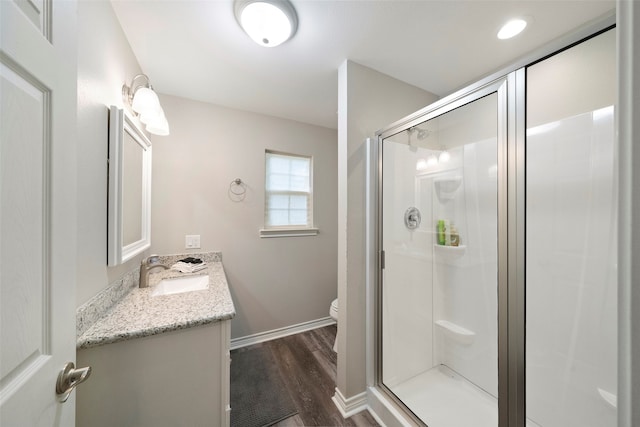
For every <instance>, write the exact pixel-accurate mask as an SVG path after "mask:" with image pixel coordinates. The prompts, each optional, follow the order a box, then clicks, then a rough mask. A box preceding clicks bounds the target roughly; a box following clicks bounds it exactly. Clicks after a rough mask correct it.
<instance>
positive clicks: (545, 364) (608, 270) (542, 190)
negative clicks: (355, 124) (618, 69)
mask: <svg viewBox="0 0 640 427" xmlns="http://www.w3.org/2000/svg"><path fill="white" fill-rule="evenodd" d="M615 83H616V82H615V29H609V30H608V31H604V32H602V33H600V34H598V35H596V36H593V37H590V38H589V39H587V40H584V41H583V42H581V43H580V44H577V45H575V46H572V47H571V48H568V49H565V50H563V51H561V52H558V53H556V54H554V55H552V56H550V57H548V58H545V59H544V60H541V61H538V62H535V63H532V64H530V65H528V66H526V67H523V68H521V69H518V70H516V71H514V72H512V73H510V74H508V75H506V76H504V77H500V78H497V79H495V80H492V81H489V82H483V83H479V84H477V85H473V86H471V87H469V88H468V89H467V90H464V91H461V92H458V93H456V94H454V95H452V96H451V97H448V98H446V99H445V100H443V101H441V102H438V103H436V104H434V106H431V107H427V108H425V109H424V110H421V111H420V112H417V113H415V114H413V115H411V116H409V117H408V118H406V119H404V120H401V121H399V122H397V123H396V124H394V125H391V126H389V127H388V128H387V129H385V130H382V131H380V132H379V133H378V141H377V161H378V172H377V176H378V179H377V181H378V184H377V191H376V194H377V218H378V220H377V224H378V226H377V243H376V244H377V253H378V254H379V258H378V260H379V262H378V269H377V271H378V279H377V287H376V299H375V306H376V325H377V326H376V328H377V329H376V386H377V387H378V388H379V389H380V390H382V391H383V392H384V394H385V396H386V397H387V398H388V399H389V401H391V402H393V404H394V405H395V406H396V407H397V408H400V409H401V410H403V411H404V412H405V413H406V414H407V416H408V417H409V419H411V420H413V421H414V422H415V423H417V424H424V425H428V426H429V427H447V426H451V427H462V426H474V427H492V426H498V425H500V426H507V425H510V426H511V425H514V426H515V425H526V426H533V427H570V426H581V427H589V426H593V427H603V426H604V427H606V426H615V425H616V376H617V369H616V357H617V354H616V348H617V342H616V331H617V317H616V316H617V294H616V289H617V282H616V234H617V224H616V218H617V216H616V181H615V178H614V177H615V167H616V159H615V152H614V137H615V135H614V96H615Z"/></svg>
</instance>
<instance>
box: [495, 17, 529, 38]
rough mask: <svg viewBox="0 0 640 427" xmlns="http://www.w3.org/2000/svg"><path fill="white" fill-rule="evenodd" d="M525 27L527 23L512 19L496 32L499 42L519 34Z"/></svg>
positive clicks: (522, 20)
mask: <svg viewBox="0 0 640 427" xmlns="http://www.w3.org/2000/svg"><path fill="white" fill-rule="evenodd" d="M526 26H527V21H525V20H524V19H520V18H518V19H512V20H510V21H509V22H507V23H506V24H504V25H503V26H502V28H500V31H498V38H499V39H500V40H506V39H510V38H511V37H515V36H517V35H518V34H520V33H521V32H522V31H523V30H524V29H525V28H526Z"/></svg>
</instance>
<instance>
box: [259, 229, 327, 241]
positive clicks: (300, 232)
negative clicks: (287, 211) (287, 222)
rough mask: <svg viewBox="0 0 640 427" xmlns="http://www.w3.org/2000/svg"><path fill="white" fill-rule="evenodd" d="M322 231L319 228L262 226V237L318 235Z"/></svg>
mask: <svg viewBox="0 0 640 427" xmlns="http://www.w3.org/2000/svg"><path fill="white" fill-rule="evenodd" d="M319 232H320V230H319V229H317V228H307V227H303V228H302V227H301V228H291V227H287V228H261V229H260V237H261V238H263V239H265V238H270V237H304V236H317V235H318V233H319Z"/></svg>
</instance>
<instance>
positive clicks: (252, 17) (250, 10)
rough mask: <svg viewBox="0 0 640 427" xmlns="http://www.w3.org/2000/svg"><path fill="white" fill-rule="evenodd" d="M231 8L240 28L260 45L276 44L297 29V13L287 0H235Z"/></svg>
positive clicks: (287, 38)
mask: <svg viewBox="0 0 640 427" xmlns="http://www.w3.org/2000/svg"><path fill="white" fill-rule="evenodd" d="M233 8H234V13H235V15H236V20H237V21H238V23H239V24H240V26H241V27H242V29H243V30H244V31H245V33H247V34H248V35H249V37H251V39H252V40H253V41H254V42H256V43H258V44H259V45H260V46H264V47H275V46H278V45H280V44H282V43H284V42H286V41H287V40H289V39H290V38H291V37H293V35H294V34H295V33H296V30H297V29H298V15H297V14H296V10H295V9H294V8H293V5H292V4H291V3H290V2H289V1H288V0H235V2H234V4H233Z"/></svg>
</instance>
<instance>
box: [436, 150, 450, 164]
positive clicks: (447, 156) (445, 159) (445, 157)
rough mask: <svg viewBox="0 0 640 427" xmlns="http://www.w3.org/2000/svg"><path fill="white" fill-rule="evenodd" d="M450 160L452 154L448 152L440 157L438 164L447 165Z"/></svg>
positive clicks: (444, 152)
mask: <svg viewBox="0 0 640 427" xmlns="http://www.w3.org/2000/svg"><path fill="white" fill-rule="evenodd" d="M449 160H451V154H449V152H448V151H446V150H445V151H443V152H442V153H440V155H439V156H438V162H440V163H447V162H448V161H449Z"/></svg>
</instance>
